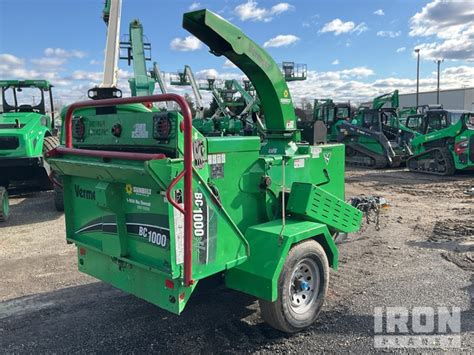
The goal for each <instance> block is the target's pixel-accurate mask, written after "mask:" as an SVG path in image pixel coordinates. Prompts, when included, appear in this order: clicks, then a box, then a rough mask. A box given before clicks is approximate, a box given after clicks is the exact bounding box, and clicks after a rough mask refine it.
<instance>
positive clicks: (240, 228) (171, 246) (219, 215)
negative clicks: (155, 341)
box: [49, 10, 362, 333]
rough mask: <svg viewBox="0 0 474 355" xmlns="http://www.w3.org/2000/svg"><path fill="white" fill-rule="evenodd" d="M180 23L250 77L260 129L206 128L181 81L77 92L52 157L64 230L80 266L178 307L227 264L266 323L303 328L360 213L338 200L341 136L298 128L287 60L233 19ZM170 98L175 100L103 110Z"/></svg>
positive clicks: (188, 17)
mask: <svg viewBox="0 0 474 355" xmlns="http://www.w3.org/2000/svg"><path fill="white" fill-rule="evenodd" d="M183 27H184V28H185V29H187V30H188V31H189V32H191V33H192V34H193V35H195V36H196V37H197V38H199V39H200V40H201V41H202V42H204V43H205V44H207V45H208V46H209V47H210V50H211V53H213V54H215V55H218V56H220V55H223V56H225V57H226V58H228V59H229V60H230V61H231V62H233V63H234V64H235V65H236V66H237V67H239V68H240V69H241V70H242V71H243V72H244V73H245V74H246V75H247V76H248V78H249V80H251V81H252V83H253V85H254V87H255V89H256V91H257V93H258V96H259V98H260V101H261V105H262V106H263V109H264V111H265V115H266V140H265V142H263V143H262V142H261V141H260V138H259V137H256V136H229V137H205V136H203V135H202V134H201V133H199V132H198V130H196V129H195V128H193V126H192V116H191V110H190V108H189V105H188V103H187V102H186V100H185V99H184V98H183V97H182V96H179V95H176V94H165V95H153V96H143V97H131V98H116V99H108V100H98V101H84V102H79V103H75V104H72V105H71V106H69V108H68V111H67V115H66V117H65V122H64V126H65V133H66V134H65V145H64V146H61V147H59V148H57V149H56V150H55V151H54V152H52V153H51V154H50V157H49V161H50V163H51V165H52V166H53V167H54V169H56V170H57V171H59V172H60V173H61V174H62V175H63V176H64V188H65V194H66V196H67V198H66V199H65V212H66V213H65V216H66V238H67V240H68V241H69V242H71V243H74V244H76V246H77V248H78V254H77V255H78V267H79V270H80V271H82V272H85V273H87V274H89V275H92V276H94V277H96V278H98V279H100V280H103V281H105V282H108V283H110V284H112V285H114V286H115V287H118V288H120V289H122V290H124V291H127V292H130V293H132V294H134V295H136V296H138V297H140V298H143V299H145V300H147V301H149V302H151V303H153V304H155V305H157V306H159V307H161V308H163V309H166V310H168V311H170V312H173V313H176V314H180V313H181V312H182V311H183V310H184V308H185V306H186V304H187V303H188V301H189V298H190V297H191V294H192V292H193V290H194V289H195V287H196V285H197V284H198V283H199V281H200V280H202V279H205V278H207V277H209V276H211V275H222V276H223V278H224V280H225V284H226V286H227V287H229V288H232V289H235V290H239V291H241V292H245V293H247V294H250V295H253V296H255V297H258V298H259V299H260V306H261V313H262V316H263V318H264V319H265V320H266V321H267V322H268V323H269V324H270V325H272V326H273V327H275V328H277V329H279V330H281V331H284V332H289V333H292V332H297V331H300V330H302V329H304V328H306V327H308V326H310V325H311V324H313V322H314V321H315V319H316V318H317V316H318V314H319V312H320V311H321V308H322V306H323V303H324V299H325V295H326V293H327V290H328V281H329V267H333V268H334V269H336V268H337V264H338V250H337V247H336V245H335V242H334V240H333V235H335V234H336V233H337V232H344V233H348V232H353V231H356V230H358V229H359V227H360V222H361V218H362V214H361V212H360V211H359V210H357V209H355V208H353V207H352V206H351V205H349V204H347V203H346V202H344V147H343V146H342V145H340V144H332V145H321V146H318V147H311V146H310V145H309V144H308V143H305V142H302V141H301V139H300V135H299V131H298V130H297V129H296V117H295V112H294V108H293V103H292V99H291V95H290V92H289V90H288V86H287V84H286V82H285V79H284V77H283V75H282V74H281V72H280V70H279V67H278V66H277V64H276V63H275V62H274V61H273V59H272V58H271V57H270V56H269V55H268V53H267V52H265V50H263V49H262V48H261V47H259V46H258V45H257V44H256V43H255V42H253V41H252V40H251V39H250V38H248V37H247V36H246V35H245V34H244V33H243V32H242V31H241V30H240V29H239V28H237V27H235V26H234V25H232V24H231V23H230V22H228V21H226V20H224V19H223V18H222V17H220V16H219V15H217V14H214V13H212V12H210V11H208V10H199V11H194V12H189V13H186V14H184V17H183ZM168 100H171V101H175V102H176V103H177V104H178V105H179V107H180V111H164V112H150V111H148V112H141V113H138V112H128V113H127V112H124V111H119V110H117V111H116V113H113V114H98V113H97V110H96V109H97V108H103V107H119V106H123V105H129V104H136V103H139V102H155V101H158V102H162V101H168ZM78 110H88V111H87V112H84V111H83V112H81V114H80V115H78V113H77V112H78ZM78 116H80V117H81V118H82V120H83V124H84V128H85V129H84V130H82V131H81V132H79V133H81V135H80V136H79V135H77V132H76V130H75V129H74V124H73V122H75V121H76V122H77V120H78V119H79V117H78ZM117 125H120V127H121V129H120V134H119V135H117V132H118V130H116V129H114V127H117ZM94 127H100V128H101V130H100V131H98V132H96V131H94V130H91V128H94ZM74 132H76V134H74ZM96 133H98V134H96ZM183 178H184V183H183Z"/></svg>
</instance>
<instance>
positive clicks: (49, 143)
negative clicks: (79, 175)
mask: <svg viewBox="0 0 474 355" xmlns="http://www.w3.org/2000/svg"><path fill="white" fill-rule="evenodd" d="M57 146H59V138H58V137H55V136H48V137H44V140H43V156H44V155H45V154H46V153H48V152H49V151H51V150H53V149H54V148H56V147H57Z"/></svg>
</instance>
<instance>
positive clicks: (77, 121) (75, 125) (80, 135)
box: [72, 117, 86, 140]
mask: <svg viewBox="0 0 474 355" xmlns="http://www.w3.org/2000/svg"><path fill="white" fill-rule="evenodd" d="M85 133H86V125H85V124H84V119H83V118H82V117H78V118H74V120H73V122H72V137H73V138H75V139H77V140H83V139H84V136H85Z"/></svg>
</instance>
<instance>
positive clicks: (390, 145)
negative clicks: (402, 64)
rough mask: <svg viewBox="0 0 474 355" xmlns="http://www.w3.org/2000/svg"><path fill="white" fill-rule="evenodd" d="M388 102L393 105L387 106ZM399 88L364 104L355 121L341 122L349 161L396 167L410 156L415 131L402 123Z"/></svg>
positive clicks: (358, 164)
mask: <svg viewBox="0 0 474 355" xmlns="http://www.w3.org/2000/svg"><path fill="white" fill-rule="evenodd" d="M387 103H389V104H390V107H384V106H385V105H386V104H387ZM397 108H398V90H395V91H394V92H392V93H389V94H384V95H381V96H378V97H376V98H375V99H374V101H373V103H372V108H366V107H361V108H359V110H358V112H357V114H356V115H355V116H354V118H353V119H352V120H350V121H349V120H348V121H341V122H340V124H339V125H338V128H339V133H338V137H337V141H338V142H341V143H344V144H345V145H346V163H347V164H348V165H355V166H362V167H367V168H376V169H380V168H385V167H387V166H388V167H392V168H396V167H398V166H400V165H401V164H402V163H404V162H405V161H406V159H407V158H408V157H409V156H410V155H411V150H410V147H409V143H410V140H411V138H412V137H413V132H411V131H410V130H405V129H404V127H403V126H400V124H399V121H398V115H397Z"/></svg>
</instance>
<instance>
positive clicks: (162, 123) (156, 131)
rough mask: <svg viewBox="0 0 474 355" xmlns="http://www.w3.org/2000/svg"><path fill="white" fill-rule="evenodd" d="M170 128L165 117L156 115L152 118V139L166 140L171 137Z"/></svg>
mask: <svg viewBox="0 0 474 355" xmlns="http://www.w3.org/2000/svg"><path fill="white" fill-rule="evenodd" d="M171 128H172V127H171V120H170V119H169V117H168V116H167V115H166V116H158V115H156V116H155V117H154V118H153V138H155V139H159V140H167V139H168V138H169V137H170V135H171Z"/></svg>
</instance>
